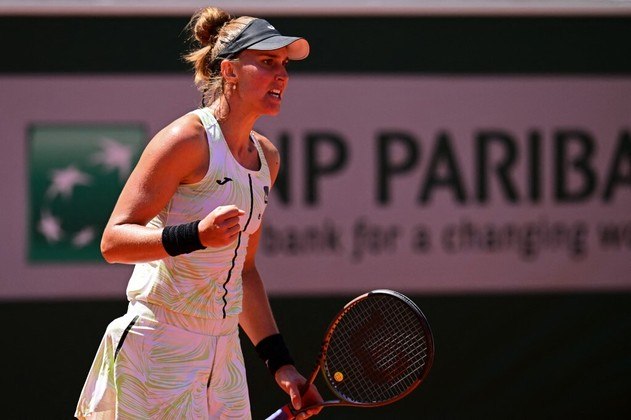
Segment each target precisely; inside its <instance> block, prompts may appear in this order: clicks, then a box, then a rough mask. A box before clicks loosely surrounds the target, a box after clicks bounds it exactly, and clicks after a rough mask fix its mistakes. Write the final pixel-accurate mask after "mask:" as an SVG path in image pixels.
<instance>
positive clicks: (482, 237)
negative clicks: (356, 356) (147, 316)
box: [0, 0, 631, 419]
mask: <svg viewBox="0 0 631 420" xmlns="http://www.w3.org/2000/svg"><path fill="white" fill-rule="evenodd" d="M206 5H207V3H205V2H201V1H193V0H190V1H181V2H173V1H158V0H147V1H122V0H118V1H117V0H110V1H43V0H32V1H4V0H2V1H0V33H1V34H2V35H1V36H0V47H1V48H0V51H2V53H1V54H0V136H1V142H2V152H1V153H0V174H1V175H2V180H3V182H2V183H1V184H0V216H1V217H0V228H1V230H2V232H3V239H2V241H0V265H1V267H2V269H1V270H0V315H1V316H2V319H3V320H4V322H3V326H4V328H3V334H2V336H3V338H2V350H1V352H2V353H1V354H2V358H3V360H4V361H5V363H4V369H3V375H2V379H1V380H0V381H1V382H2V384H3V385H4V386H3V389H4V390H5V391H4V392H3V395H4V398H3V400H4V404H3V407H2V409H1V410H0V411H1V412H2V417H3V418H15V419H22V418H47V419H48V418H50V419H69V418H72V414H73V412H74V409H75V405H76V402H77V400H78V396H79V392H80V391H81V388H82V386H83V382H84V380H85V377H86V375H87V372H88V369H89V367H90V365H91V363H92V359H93V357H94V355H95V353H96V349H97V347H98V344H99V342H100V339H101V337H102V334H103V332H104V330H105V328H106V327H107V325H108V323H109V322H110V321H111V320H112V319H114V318H116V317H118V316H120V315H122V314H123V313H124V312H125V311H126V305H127V302H126V299H125V287H126V284H127V280H128V277H129V275H130V273H131V269H132V268H131V267H129V266H122V265H116V266H114V265H108V264H106V263H105V262H104V261H103V259H102V258H101V256H100V254H99V249H98V242H99V240H100V234H101V231H102V229H103V227H104V225H105V223H106V221H107V218H108V217H109V213H110V212H111V210H112V208H113V205H114V203H115V201H116V198H117V196H118V193H119V192H120V189H121V188H122V186H123V184H124V182H125V180H126V178H127V176H128V175H129V173H130V171H131V169H132V168H133V166H134V164H135V162H136V161H137V159H138V157H139V155H140V153H141V151H142V148H143V147H144V145H145V144H146V142H147V141H148V140H149V139H150V138H151V137H152V136H153V135H154V134H155V133H156V132H157V131H159V130H160V129H161V128H162V127H163V126H165V125H166V124H168V123H169V122H171V121H172V120H173V119H175V118H177V117H179V116H180V115H182V114H184V113H186V112H188V111H190V110H192V109H194V108H196V107H198V106H199V104H200V96H199V94H198V92H197V91H196V89H195V86H194V84H193V77H192V72H191V70H190V69H189V68H188V67H187V66H186V65H185V63H184V61H183V59H182V55H183V54H185V53H186V52H187V51H189V50H190V48H191V44H190V43H189V40H188V33H187V32H186V30H185V27H186V25H187V23H188V20H189V18H190V16H191V15H192V13H193V12H194V11H195V10H196V9H198V8H200V7H204V6H206ZM213 5H215V6H218V7H221V8H224V9H225V10H227V11H228V12H231V13H233V14H235V15H252V16H257V17H264V18H266V19H268V20H269V21H270V22H271V23H272V24H273V25H274V26H276V28H277V29H279V30H280V31H281V32H282V33H283V34H286V35H301V36H304V37H306V38H307V39H308V40H309V42H310V44H311V55H310V57H309V58H308V59H307V60H305V61H304V62H298V63H291V64H290V67H289V70H290V74H291V80H290V83H289V87H288V89H287V91H286V93H285V97H284V98H283V107H282V111H281V114H280V115H279V116H277V117H274V118H271V117H267V118H265V117H264V118H262V119H261V120H260V121H259V122H258V124H257V129H258V130H259V131H261V132H262V133H264V134H265V135H266V136H267V137H269V138H270V139H271V140H272V141H273V142H274V143H275V144H276V145H277V146H278V148H279V149H280V150H281V153H282V156H283V162H282V172H281V175H280V178H279V181H278V182H277V185H276V187H275V189H274V190H273V192H272V194H271V199H270V205H269V208H268V210H267V212H266V214H265V219H266V220H265V224H264V226H265V231H264V237H263V239H262V243H261V246H260V249H259V256H258V265H259V270H260V271H261V273H262V275H263V278H264V280H265V282H266V284H267V288H268V292H269V294H270V299H271V303H272V306H273V309H274V311H275V315H276V317H277V320H278V323H279V325H280V327H281V330H282V331H283V333H284V335H285V336H286V339H287V341H288V342H289V343H290V346H291V348H292V352H293V353H294V357H295V358H296V359H297V363H298V366H299V368H300V369H301V370H303V371H304V372H305V373H306V372H308V371H310V370H311V368H312V367H313V366H312V365H313V362H314V357H315V356H316V354H317V352H318V351H319V345H320V340H321V337H322V334H323V333H324V331H325V329H326V327H327V326H328V323H329V321H330V320H331V319H332V317H333V316H334V315H335V314H336V313H337V311H338V310H339V309H340V308H341V306H343V305H344V304H345V303H346V302H347V301H348V300H350V299H351V298H353V297H355V296H356V295H358V294H361V293H364V292H366V291H369V290H372V289H377V288H388V289H394V290H398V291H400V292H403V293H405V294H407V295H408V296H409V297H410V298H412V299H413V300H414V301H415V302H416V303H417V304H418V305H419V307H420V308H421V309H422V310H423V312H424V313H425V315H426V316H427V318H428V320H429V322H430V324H431V326H432V328H433V330H434V335H435V340H436V360H435V364H434V366H433V368H432V371H431V372H430V375H429V377H428V379H427V381H426V382H425V383H423V384H422V385H421V386H420V388H418V389H417V390H415V391H414V392H413V393H412V394H411V395H409V396H408V397H406V398H405V399H404V400H402V401H399V402H397V403H395V404H393V405H391V406H387V407H382V408H376V409H358V408H331V409H325V410H324V411H323V412H322V414H321V418H330V419H334V418H335V419H355V418H362V419H363V418H369V419H373V418H374V419H378V418H379V419H380V418H387V417H388V416H399V417H400V418H419V419H420V418H422V419H461V418H471V419H477V418H484V419H488V418H498V419H505V418H524V419H532V418H540V419H541V418H555V419H557V418H572V419H577V418H611V419H616V418H628V415H629V412H630V411H631V410H630V408H631V403H630V402H629V391H630V390H631V379H629V378H630V377H631V311H630V310H629V308H631V274H630V273H631V211H630V209H631V43H630V42H629V40H630V36H631V2H627V1H588V0H584V1H581V0H566V1H562V0H557V1H549V2H543V1H525V0H522V1H519V0H512V1H509V0H496V1H490V0H486V1H482V0H481V1H466V0H462V1H430V0H419V1H394V0H392V1H352V0H338V1H325V0H311V1H304V2H290V1H282V0H278V1H271V0H270V1H267V2H265V4H264V5H263V4H262V3H261V2H257V1H239V2H232V1H217V2H215V3H213ZM243 350H244V354H245V357H246V363H247V368H248V374H249V386H250V398H251V404H252V414H253V418H255V419H261V418H265V417H266V416H267V415H269V414H270V413H271V412H273V411H275V410H276V408H277V407H278V406H280V405H282V404H284V403H285V401H286V398H285V397H284V395H283V394H282V392H281V391H280V390H278V389H277V388H276V387H275V386H274V384H273V381H272V378H271V377H270V376H269V374H267V372H266V370H265V368H264V367H263V365H262V362H260V361H259V360H257V358H256V355H255V353H254V351H253V348H252V346H251V344H250V343H249V342H248V341H247V339H246V338H245V337H244V338H243ZM320 387H321V388H322V392H323V394H324V395H325V396H326V395H330V394H329V393H328V390H326V389H325V388H323V387H325V386H324V385H323V384H322V383H320Z"/></svg>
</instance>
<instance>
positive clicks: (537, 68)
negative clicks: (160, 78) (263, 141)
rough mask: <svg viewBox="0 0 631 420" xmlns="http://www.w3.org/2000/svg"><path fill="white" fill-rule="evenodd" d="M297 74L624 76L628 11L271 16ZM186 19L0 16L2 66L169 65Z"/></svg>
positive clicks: (177, 62)
mask: <svg viewBox="0 0 631 420" xmlns="http://www.w3.org/2000/svg"><path fill="white" fill-rule="evenodd" d="M269 20H270V21H271V22H272V23H273V24H274V25H275V26H276V27H277V28H279V30H281V32H284V33H287V34H292V35H293V34H295V35H303V36H305V37H306V38H307V39H309V41H310V43H311V47H312V53H311V56H310V57H309V59H308V60H305V61H304V62H300V63H292V64H291V66H292V71H296V72H303V71H304V72H318V73H322V72H328V73H341V72H352V73H357V72H359V73H371V72H381V73H401V72H405V73H424V74H425V73H440V74H516V73H525V74H630V73H631V43H630V42H629V34H630V33H631V17H621V18H613V17H609V18H604V17H594V18H587V17H573V18H561V17H547V18H541V17H539V18H537V17H528V18H525V17H520V18H516V17H515V18H497V17H475V18H465V17H461V18H458V17H409V18H379V17H370V18H366V17H364V18H341V17H337V18H331V17H309V18H307V17H304V18H297V17H292V18H282V17H271V18H269ZM187 22H188V19H186V18H181V17H177V18H176V17H159V18H139V17H128V18H117V17H107V18H104V17H100V18H72V17H63V18H59V17H57V18H54V17H38V18H25V17H0V33H2V36H1V37H0V51H2V57H1V58H0V73H25V72H28V73H51V72H52V73H59V72H64V73H85V72H91V73H173V72H183V71H186V70H187V67H186V65H185V64H184V63H183V61H182V60H181V56H182V53H183V52H184V51H185V50H186V47H185V45H186V41H187V36H188V34H187V33H186V32H185V31H184V28H185V26H186V24H187Z"/></svg>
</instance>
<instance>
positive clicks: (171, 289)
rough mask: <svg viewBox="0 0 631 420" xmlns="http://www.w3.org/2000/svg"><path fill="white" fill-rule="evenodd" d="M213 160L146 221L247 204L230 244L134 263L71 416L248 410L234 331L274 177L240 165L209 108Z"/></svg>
mask: <svg viewBox="0 0 631 420" xmlns="http://www.w3.org/2000/svg"><path fill="white" fill-rule="evenodd" d="M193 113H194V114H196V115H197V116H198V117H199V118H200V119H201V121H202V123H203V124H204V127H205V129H206V135H207V139H208V146H209V150H210V164H209V168H208V171H207V173H206V175H205V176H204V178H203V179H202V180H201V181H200V182H198V183H195V184H188V185H181V186H179V188H178V189H177V191H176V193H175V194H174V196H173V197H172V199H171V200H170V202H169V203H168V204H167V206H166V207H165V208H164V209H163V210H162V211H161V212H160V213H159V214H158V215H157V216H156V217H155V218H154V219H153V220H151V221H150V222H149V224H148V226H151V227H155V228H162V227H164V226H167V225H177V224H180V223H187V222H191V221H194V220H198V219H202V218H204V217H205V216H206V215H207V214H208V213H210V212H211V211H212V210H214V209H215V208H216V207H218V206H222V205H230V204H234V205H236V206H237V207H239V208H240V209H243V210H244V211H245V214H244V215H243V216H242V217H241V220H240V225H241V230H242V231H241V232H240V233H239V235H238V238H237V239H236V240H235V241H234V242H233V243H231V244H229V245H227V246H224V247H220V248H210V247H209V248H206V249H203V250H199V251H195V252H192V253H190V254H183V255H178V256H177V257H167V258H164V259H162V260H158V261H152V262H148V263H141V264H137V265H136V266H135V268H134V272H133V274H132V276H131V278H130V280H129V284H128V287H127V298H128V300H129V302H130V303H129V308H128V311H127V314H126V315H124V316H122V317H120V318H117V319H115V320H114V321H113V322H112V323H110V325H109V326H108V327H107V330H106V332H105V336H104V337H103V340H102V342H101V345H100V347H99V349H98V352H97V355H96V357H95V359H94V362H93V364H92V367H91V369H90V371H89V374H88V378H87V380H86V382H85V385H84V387H83V390H82V392H81V397H80V399H79V404H78V406H77V410H76V412H75V417H77V418H80V419H83V418H89V419H115V418H119V419H154V418H155V419H159V418H164V419H175V418H178V419H191V418H194V419H228V418H230V419H233V418H234V419H248V418H250V406H249V397H248V390H247V382H246V376H245V367H244V363H243V356H242V354H241V347H240V342H239V335H238V332H239V330H238V315H239V313H240V312H241V300H242V287H241V271H242V268H243V263H244V260H245V255H246V250H247V245H248V238H249V236H250V235H251V234H252V233H254V232H256V230H257V229H258V227H259V226H260V223H261V219H262V216H263V212H264V210H265V207H266V206H267V199H268V194H269V189H270V185H271V179H270V172H269V167H268V165H267V161H266V160H265V156H264V154H263V150H262V148H261V145H260V144H259V143H258V141H257V140H256V139H255V138H254V137H253V136H251V139H252V141H253V142H254V144H255V146H256V148H257V150H258V154H259V158H260V162H261V167H260V168H259V170H257V171H253V170H249V169H246V168H244V167H243V166H241V165H240V164H239V163H238V162H237V161H236V159H235V158H234V156H233V155H232V153H231V152H230V149H229V148H228V145H227V143H226V141H225V139H224V137H223V134H222V133H221V129H220V127H219V124H218V123H217V121H216V120H215V118H214V117H213V115H212V113H211V111H210V110H209V109H208V108H203V109H198V110H195V111H193Z"/></svg>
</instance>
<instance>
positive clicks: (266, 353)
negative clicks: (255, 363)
mask: <svg viewBox="0 0 631 420" xmlns="http://www.w3.org/2000/svg"><path fill="white" fill-rule="evenodd" d="M254 348H255V349H256V352H257V353H258V355H259V357H260V358H261V359H262V360H263V361H264V362H265V365H266V366H267V368H268V369H269V371H270V372H271V373H272V375H274V374H275V373H276V371H277V370H278V369H279V368H280V367H281V366H284V365H293V364H295V362H294V359H292V357H291V355H290V354H289V349H288V348H287V345H285V340H283V336H282V335H280V334H272V335H270V336H269V337H265V338H264V339H262V340H261V341H260V342H259V343H258V344H257V345H256V346H255V347H254Z"/></svg>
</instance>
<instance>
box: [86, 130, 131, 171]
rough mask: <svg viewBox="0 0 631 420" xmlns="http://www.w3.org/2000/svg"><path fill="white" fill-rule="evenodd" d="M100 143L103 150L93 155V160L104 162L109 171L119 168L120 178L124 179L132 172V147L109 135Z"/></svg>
mask: <svg viewBox="0 0 631 420" xmlns="http://www.w3.org/2000/svg"><path fill="white" fill-rule="evenodd" d="M100 143H101V151H100V152H98V153H95V154H93V155H92V158H91V160H92V162H94V163H97V164H98V163H100V164H102V165H103V166H105V168H106V169H107V170H109V171H114V170H117V171H118V178H119V179H120V180H121V181H124V180H125V179H126V178H127V176H128V175H129V174H130V172H131V161H132V153H133V150H132V148H131V147H130V146H126V145H124V144H121V143H120V142H118V141H116V140H114V139H110V138H107V137H104V138H102V139H101V142H100Z"/></svg>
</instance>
